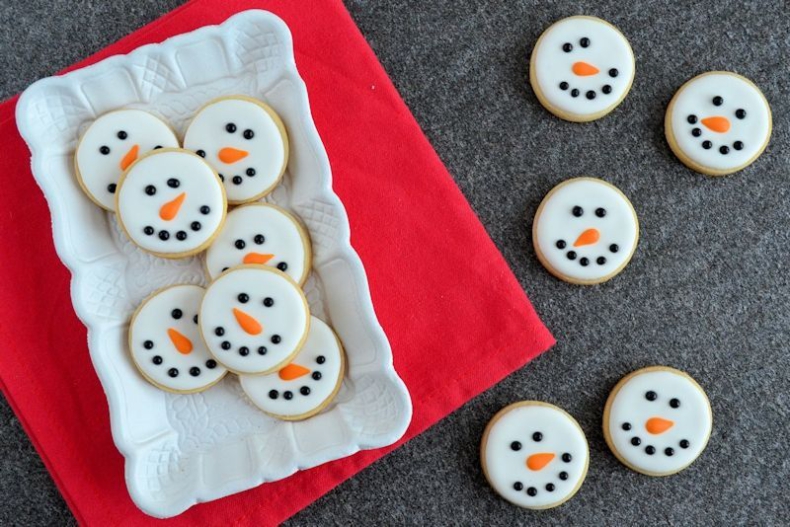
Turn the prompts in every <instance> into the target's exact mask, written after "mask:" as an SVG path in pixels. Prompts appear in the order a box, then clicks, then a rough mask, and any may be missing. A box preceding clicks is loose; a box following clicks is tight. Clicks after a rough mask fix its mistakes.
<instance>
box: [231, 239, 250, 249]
mask: <svg viewBox="0 0 790 527" xmlns="http://www.w3.org/2000/svg"><path fill="white" fill-rule="evenodd" d="M233 245H235V246H236V249H238V250H242V249H244V248H245V247H246V246H247V244H246V243H244V240H236V241H235V242H234V243H233Z"/></svg>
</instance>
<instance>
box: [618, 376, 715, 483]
mask: <svg viewBox="0 0 790 527" xmlns="http://www.w3.org/2000/svg"><path fill="white" fill-rule="evenodd" d="M712 427H713V413H712V411H711V408H710V402H709V401H708V396H707V395H705V392H704V391H703V390H702V388H701V387H700V385H699V384H697V382H696V381H695V380H694V379H692V378H691V377H690V376H689V375H688V374H686V373H684V372H682V371H679V370H676V369H674V368H668V367H665V366H652V367H649V368H643V369H641V370H637V371H635V372H632V373H630V374H629V375H627V376H625V377H624V378H623V379H622V380H620V382H618V383H617V385H616V386H615V387H614V389H613V390H612V393H611V394H610V395H609V399H608V400H607V401H606V407H605V408H604V414H603V434H604V438H605V439H606V444H608V445H609V448H610V449H611V450H612V452H613V453H614V455H615V456H616V457H617V459H619V460H620V461H621V462H622V463H623V464H624V465H626V466H627V467H629V468H631V469H633V470H635V471H637V472H641V473H642V474H647V475H648V476H668V475H670V474H675V473H677V472H680V471H681V470H683V469H684V468H686V467H687V466H689V465H690V464H691V463H693V462H694V460H696V459H697V457H699V455H700V454H701V453H702V451H703V450H705V446H706V445H707V444H708V438H709V437H710V432H711V429H712Z"/></svg>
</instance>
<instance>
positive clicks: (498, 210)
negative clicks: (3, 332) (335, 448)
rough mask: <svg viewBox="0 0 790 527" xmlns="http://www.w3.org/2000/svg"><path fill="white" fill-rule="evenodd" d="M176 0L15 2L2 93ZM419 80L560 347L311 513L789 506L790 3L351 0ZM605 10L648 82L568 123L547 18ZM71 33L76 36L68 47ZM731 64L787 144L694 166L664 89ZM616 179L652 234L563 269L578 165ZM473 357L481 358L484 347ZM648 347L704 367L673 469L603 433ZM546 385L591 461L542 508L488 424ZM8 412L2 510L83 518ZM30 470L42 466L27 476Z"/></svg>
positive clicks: (577, 520) (380, 42)
mask: <svg viewBox="0 0 790 527" xmlns="http://www.w3.org/2000/svg"><path fill="white" fill-rule="evenodd" d="M173 4H174V3H172V2H171V3H167V2H151V3H140V2H138V3H134V2H130V1H128V0H122V1H119V2H115V3H112V4H110V3H108V4H107V5H104V4H103V3H98V2H97V3H91V2H87V3H81V4H80V5H79V6H72V5H66V3H64V4H63V5H62V6H61V5H57V4H56V5H54V6H51V4H50V3H49V2H39V1H30V2H25V3H24V4H22V3H20V4H19V5H17V3H15V2H10V1H4V2H3V3H2V4H1V5H2V8H0V9H1V10H0V16H1V17H2V18H0V20H2V26H3V28H4V31H3V32H2V35H0V49H2V51H3V53H2V55H3V56H4V57H9V60H7V61H6V63H7V64H6V66H5V68H4V70H3V71H2V73H1V74H0V79H2V88H0V91H1V92H2V95H11V94H12V93H14V92H16V91H19V90H20V89H23V88H24V87H25V86H26V85H28V84H29V83H30V82H32V81H33V80H35V79H37V78H39V77H42V76H45V75H49V74H51V73H53V72H55V71H57V70H58V69H60V68H62V67H64V66H66V65H68V64H70V63H71V62H74V61H75V60H77V59H79V58H82V57H84V56H86V55H88V54H90V53H91V52H93V51H95V50H97V49H99V48H100V47H102V46H104V45H106V44H108V43H110V42H112V41H113V40H115V39H117V38H118V37H120V36H122V35H123V34H125V33H128V32H130V31H132V30H134V29H136V28H137V27H139V26H141V25H142V24H144V23H145V22H147V21H150V20H152V19H154V18H155V17H156V16H158V15H159V14H161V13H164V12H165V11H167V10H169V9H170V8H172V7H173ZM347 5H348V6H349V8H350V10H351V13H352V15H353V16H354V18H355V19H356V21H357V23H358V24H359V26H360V28H361V30H362V32H363V33H364V34H365V36H366V37H367V38H368V40H369V41H370V43H371V45H372V46H373V49H374V50H375V52H376V53H377V55H378V57H379V59H380V60H381V61H382V63H383V65H384V66H385V68H386V69H387V71H388V73H389V74H390V76H391V77H392V79H393V81H394V82H395V84H396V86H397V87H398V89H399V90H400V92H401V95H402V96H403V97H404V99H405V100H406V102H407V104H408V105H409V107H410V108H411V110H412V112H413V113H414V115H415V117H416V118H417V121H418V122H419V123H420V124H421V126H422V127H423V128H424V130H425V131H426V133H427V135H428V137H429V139H430V140H431V141H432V143H433V145H434V147H435V148H436V149H437V151H438V153H439V155H440V156H441V157H442V159H443V161H444V162H445V164H446V165H447V167H448V168H449V169H450V172H451V173H452V174H453V176H454V177H455V178H456V181H457V182H458V183H459V185H460V186H461V189H462V190H463V191H464V193H465V195H466V196H467V198H468V199H469V200H470V202H471V204H472V206H473V207H474V208H475V210H476V212H477V213H478V214H479V216H480V218H481V220H482V221H483V224H484V225H485V226H486V228H487V229H488V231H489V233H490V234H491V236H492V238H493V239H494V241H495V242H496V243H497V245H498V246H499V248H500V249H501V250H502V252H503V253H504V255H505V257H506V259H507V260H508V262H509V263H510V265H511V267H512V268H513V269H514V271H515V273H516V275H517V277H518V278H519V280H520V281H521V283H522V285H523V286H524V288H525V290H526V291H527V293H528V294H529V295H530V298H531V299H532V301H533V303H534V304H535V307H536V309H537V310H538V312H539V313H540V314H541V316H542V317H543V319H544V321H546V323H547V324H548V325H549V327H550V329H551V330H552V331H553V332H554V334H555V336H556V337H557V339H558V342H559V343H558V345H557V346H555V348H554V349H553V351H552V352H550V353H548V354H546V355H544V356H543V357H541V358H539V359H537V360H535V361H533V362H532V363H531V364H530V365H529V366H527V367H526V368H524V369H523V370H521V371H519V372H517V373H516V374H514V375H512V376H510V377H509V378H507V379H506V380H505V381H503V382H502V383H500V384H499V385H497V386H496V387H495V388H493V389H492V390H489V391H488V392H486V393H485V394H483V395H481V396H480V397H478V398H476V399H474V400H473V401H472V402H470V403H468V404H467V405H465V406H464V407H463V408H462V409H461V410H460V411H458V412H456V413H454V414H453V415H451V416H450V417H449V418H447V419H445V420H443V421H442V422H440V423H439V424H438V425H436V426H435V427H433V428H432V429H430V430H429V431H427V432H426V433H425V434H423V435H421V436H419V437H417V438H416V439H414V440H413V441H411V442H410V443H409V444H407V445H406V446H405V447H403V448H401V449H399V450H398V451H396V452H394V453H393V454H391V455H390V456H388V457H387V458H385V459H384V460H382V461H380V462H378V463H376V464H374V465H373V466H371V467H370V468H369V469H367V470H365V471H363V472H362V473H360V474H359V475H357V476H356V477H354V478H353V479H351V480H350V481H348V482H346V483H345V484H343V485H341V486H340V487H338V488H337V489H336V490H335V491H333V492H331V493H330V494H328V495H327V496H325V497H324V498H322V499H321V500H319V501H318V502H316V503H315V504H314V505H313V506H311V507H310V508H308V509H306V510H304V511H303V512H301V513H300V514H299V515H297V516H296V517H294V519H293V520H292V522H291V523H292V524H294V525H301V524H334V523H357V524H361V523H368V524H372V523H387V524H395V523H401V524H403V523H408V524H426V525H436V524H481V523H484V524H488V525H512V524H519V523H524V524H526V523H529V524H535V525H539V524H547V525H549V524H558V523H561V524H566V525H629V524H646V523H649V524H685V525H688V524H699V525H703V524H704V525H709V524H727V525H730V524H738V523H742V524H747V523H748V524H760V525H772V524H775V525H778V524H785V523H786V522H787V518H788V517H790V506H789V505H788V503H787V501H786V496H787V493H788V484H787V481H788V477H790V462H788V461H787V457H786V456H787V447H786V438H787V434H788V432H790V430H789V429H788V414H790V397H789V396H788V388H787V387H788V385H790V382H789V381H790V358H789V357H788V341H789V339H790V329H788V327H790V324H788V314H787V308H786V306H787V305H788V303H790V284H788V281H790V280H789V279H788V273H787V270H786V267H787V254H788V251H787V247H788V244H789V243H790V236H788V231H789V229H788V227H790V213H788V208H787V205H786V203H787V202H788V197H789V196H788V191H787V183H786V178H787V174H788V171H790V155H789V154H790V151H789V149H788V144H789V143H788V142H789V141H790V134H789V133H788V125H790V117H788V111H789V110H790V102H788V101H790V91H789V89H788V83H787V79H788V78H790V63H788V61H787V60H786V57H787V55H788V51H790V37H788V35H790V19H789V18H788V16H787V6H786V4H785V3H784V2H752V3H749V4H744V3H742V2H737V1H734V0H732V1H722V2H680V3H674V4H669V3H664V2H649V1H643V2H639V1H637V2H632V3H628V4H627V6H626V4H624V3H623V2H616V1H611V2H584V1H582V2H527V1H514V0H499V1H490V2H478V1H474V0H454V1H452V2H450V1H447V2H417V1H413V2H405V1H403V2H399V1H394V0H387V1H384V0H381V1H375V2H374V1H369V0H368V1H365V0H349V2H347ZM572 14H591V15H597V16H601V17H603V18H606V19H607V20H609V21H611V22H613V23H614V24H615V25H617V26H618V27H619V28H620V29H621V30H622V31H623V32H624V33H625V34H626V36H627V37H628V38H629V39H630V41H631V44H632V46H633V48H634V52H635V54H636V58H637V74H636V79H635V82H634V86H633V89H632V91H631V93H630V94H629V96H628V97H627V98H626V100H625V101H624V103H623V104H622V106H620V107H619V108H618V109H617V110H616V111H615V112H614V113H613V114H611V115H610V116H608V117H606V118H605V119H603V120H601V121H597V122H594V123H591V124H587V125H577V124H572V123H565V122H562V121H559V120H557V119H556V118H554V117H552V116H551V115H550V114H548V113H547V112H546V111H545V110H543V109H542V107H541V106H540V105H539V104H538V102H537V100H536V99H535V97H534V95H533V94H532V92H531V90H530V89H529V87H528V85H527V71H528V61H527V58H528V56H529V53H530V51H531V49H532V45H533V44H534V42H535V40H536V39H537V37H538V36H539V34H540V32H541V31H542V30H543V29H544V28H545V27H547V26H548V25H549V24H550V23H551V22H552V21H554V20H556V19H558V18H561V17H564V16H568V15H572ZM53 47H57V52H56V53H53V52H52V49H53ZM712 69H730V70H734V71H736V72H738V73H741V74H744V75H746V76H748V77H750V78H752V79H753V80H754V81H755V82H756V83H757V84H758V85H759V86H760V87H761V88H762V89H763V91H764V93H765V94H766V96H767V98H768V100H769V101H770V102H771V104H772V108H773V112H774V126H775V129H774V134H773V137H772V140H771V144H770V145H769V147H768V150H767V151H766V153H765V154H764V155H763V157H762V158H761V159H760V160H758V162H757V163H755V165H753V166H752V167H751V168H749V169H747V170H745V171H744V172H742V173H739V174H736V175H734V176H731V177H727V178H723V179H711V178H707V177H703V176H700V175H697V174H694V173H692V172H690V171H689V170H687V169H686V168H684V167H683V166H682V165H681V164H680V163H679V162H678V161H677V160H676V159H675V158H674V157H673V156H672V154H671V152H670V151H669V148H668V147H667V145H666V142H665V140H664V138H663V116H664V109H665V107H666V105H667V103H668V102H669V100H670V98H671V97H672V94H673V93H674V91H675V90H676V89H677V87H679V86H680V85H681V84H682V83H683V82H684V81H685V80H687V79H688V78H690V77H692V76H694V75H696V74H698V73H701V72H703V71H706V70H712ZM583 174H588V175H594V176H599V177H604V178H606V179H608V180H609V181H611V182H613V183H615V184H616V185H618V186H619V187H620V188H621V189H622V190H623V191H624V192H625V193H626V194H627V195H628V196H629V197H630V198H631V200H632V202H633V203H634V206H635V208H636V210H637V212H638V213H639V216H640V220H641V227H642V239H641V242H640V246H639V248H638V249H637V252H636V255H635V257H634V260H633V261H632V263H631V264H630V265H629V267H627V268H626V270H625V271H624V273H623V274H622V275H620V276H619V277H617V278H616V279H614V280H613V281H612V282H610V283H608V284H605V285H603V286H599V287H592V288H580V287H574V286H569V285H567V284H564V283H562V282H559V281H557V280H556V279H554V278H552V277H551V276H550V275H549V274H548V273H546V272H545V271H544V270H543V269H542V268H541V266H540V264H539V263H538V262H537V260H536V258H535V255H534V253H533V251H532V248H531V240H530V229H529V227H530V224H531V218H532V214H533V213H534V211H535V209H536V208H537V205H538V203H539V202H540V200H541V198H542V197H543V195H544V194H545V193H546V192H548V190H549V189H550V188H551V187H552V186H553V185H554V184H556V183H557V182H559V181H561V180H562V179H564V178H566V177H570V176H576V175H583ZM469 360H473V358H470V359H469ZM649 364H667V365H671V366H674V367H677V368H680V369H683V370H686V371H688V372H689V373H690V374H692V375H693V376H694V377H696V378H697V380H698V381H699V382H700V383H701V384H702V385H703V387H705V388H706V389H707V391H708V394H709V396H710V398H711V403H712V407H713V412H714V430H713V435H712V437H711V442H710V444H709V446H708V449H707V450H706V451H705V453H704V454H703V456H702V457H701V458H700V459H699V460H698V462H697V463H695V464H694V465H692V467H690V468H689V469H687V470H686V471H684V472H683V473H681V474H679V475H677V476H672V477H669V478H662V479H652V478H648V477H645V476H641V475H638V474H636V473H633V472H631V471H629V470H628V469H626V468H624V467H623V466H621V465H620V464H619V463H618V462H617V461H616V459H615V458H614V457H613V456H612V455H611V453H609V452H608V450H607V448H606V445H605V443H604V441H603V437H602V433H601V427H600V418H601V412H602V409H603V405H604V402H605V400H606V396H607V394H608V392H609V390H610V389H611V387H612V386H613V385H614V384H615V382H616V381H617V380H618V379H619V378H620V377H621V376H622V375H624V374H625V373H627V372H629V371H631V370H633V369H636V368H639V367H642V366H645V365H649ZM533 398H534V399H541V400H546V401H549V402H552V403H555V404H558V405H560V406H562V407H563V408H565V409H566V410H568V411H569V412H570V413H571V414H573V415H574V416H575V417H576V418H577V419H578V420H579V422H580V424H581V426H582V428H583V429H584V430H585V432H586V433H587V435H588V439H589V441H590V447H591V464H590V472H589V474H588V477H587V481H586V482H585V484H584V485H583V487H582V488H581V490H580V492H579V494H578V495H577V496H576V497H575V498H573V500H571V501H570V502H568V503H566V504H565V505H563V506H562V507H560V508H559V509H556V510H553V511H544V512H541V513H530V512H527V511H522V510H519V509H516V508H515V507H513V506H511V505H508V504H507V503H505V502H504V501H502V500H500V499H498V498H497V497H496V496H495V495H494V494H493V493H492V492H491V491H490V490H489V489H488V487H487V485H486V483H485V480H484V478H483V476H482V474H481V472H480V469H479V463H478V452H477V449H478V444H479V439H480V434H481V433H482V430H483V428H484V426H485V424H486V422H487V421H488V419H490V417H491V416H492V415H493V414H494V413H495V412H496V411H497V410H498V409H499V408H501V407H502V406H504V405H506V404H508V403H510V402H513V401H515V400H519V399H533ZM2 409H3V410H2V411H3V413H2V416H3V418H2V420H0V422H1V423H2V427H1V428H0V444H2V447H1V448H2V454H3V455H2V457H1V458H0V492H2V493H3V495H4V497H5V500H4V501H3V502H2V503H0V524H10V523H15V524H19V523H22V524H25V523H27V524H42V523H47V524H52V523H57V524H60V523H65V522H67V521H69V520H68V518H69V513H68V510H67V509H66V508H65V505H64V504H63V502H62V500H61V499H60V498H59V497H58V495H57V491H56V490H55V489H54V487H53V485H52V483H51V481H49V479H48V477H47V475H46V471H45V470H44V468H43V465H42V464H41V461H40V460H39V458H38V456H37V455H36V454H35V452H34V451H33V450H32V448H31V447H30V445H29V442H28V439H27V438H26V436H25V435H24V433H23V432H22V431H21V428H20V427H19V425H18V423H16V422H15V419H14V418H13V416H12V415H11V414H10V410H9V409H8V407H7V406H5V405H4V406H3V407H2ZM22 480H24V484H21V485H20V484H19V482H20V481H22Z"/></svg>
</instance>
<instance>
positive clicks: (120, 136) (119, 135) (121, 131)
mask: <svg viewBox="0 0 790 527" xmlns="http://www.w3.org/2000/svg"><path fill="white" fill-rule="evenodd" d="M127 137H129V134H127V133H126V132H124V131H123V130H120V131H119V132H118V139H120V140H121V141H123V140H124V139H126V138H127Z"/></svg>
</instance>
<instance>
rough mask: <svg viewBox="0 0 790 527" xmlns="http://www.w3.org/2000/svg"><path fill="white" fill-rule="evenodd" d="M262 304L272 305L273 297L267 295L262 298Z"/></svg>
mask: <svg viewBox="0 0 790 527" xmlns="http://www.w3.org/2000/svg"><path fill="white" fill-rule="evenodd" d="M263 305H264V306H266V307H272V306H273V305H274V299H273V298H271V297H268V296H267V297H266V298H264V299H263Z"/></svg>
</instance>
